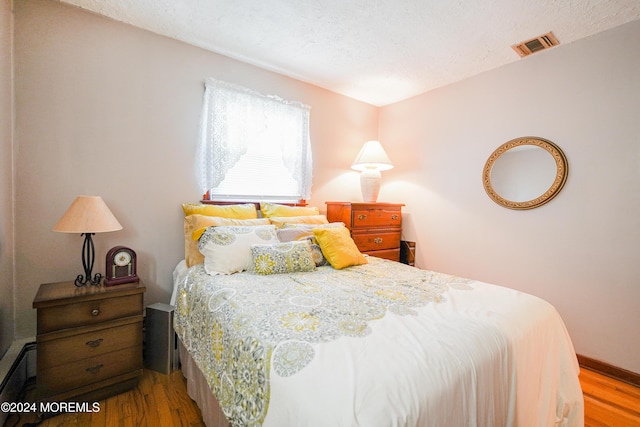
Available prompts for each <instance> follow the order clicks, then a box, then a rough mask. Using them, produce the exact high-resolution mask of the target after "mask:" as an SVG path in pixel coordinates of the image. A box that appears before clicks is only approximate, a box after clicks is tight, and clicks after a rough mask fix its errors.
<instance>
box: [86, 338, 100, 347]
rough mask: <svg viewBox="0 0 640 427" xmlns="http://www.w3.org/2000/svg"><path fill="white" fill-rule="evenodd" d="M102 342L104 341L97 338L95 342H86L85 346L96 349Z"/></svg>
mask: <svg viewBox="0 0 640 427" xmlns="http://www.w3.org/2000/svg"><path fill="white" fill-rule="evenodd" d="M102 341H104V340H103V339H102V338H98V339H97V340H92V341H87V342H86V343H85V344H86V345H88V346H89V347H92V348H96V347H97V346H99V345H100V344H101V343H102Z"/></svg>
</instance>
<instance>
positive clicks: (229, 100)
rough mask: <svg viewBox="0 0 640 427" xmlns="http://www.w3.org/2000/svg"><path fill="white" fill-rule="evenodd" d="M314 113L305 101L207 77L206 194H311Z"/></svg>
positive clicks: (202, 177)
mask: <svg viewBox="0 0 640 427" xmlns="http://www.w3.org/2000/svg"><path fill="white" fill-rule="evenodd" d="M309 112H310V107H309V106H307V105H304V104H302V103H299V102H290V101H286V100H283V99H280V98H278V97H275V96H265V95H262V94H259V93H257V92H255V91H252V90H250V89H247V88H244V87H242V86H238V85H235V84H231V83H227V82H223V81H220V80H215V79H206V80H205V92H204V101H203V109H202V117H201V123H200V147H199V151H198V162H197V163H198V172H199V181H200V182H199V183H200V187H201V188H200V189H201V191H202V192H203V194H204V193H206V192H207V191H210V190H211V191H212V194H213V195H215V196H216V197H222V198H224V197H227V198H233V197H238V198H242V197H243V196H244V197H262V198H272V199H273V198H275V199H278V198H283V199H289V200H290V199H296V198H297V199H309V198H310V196H311V177H312V157H311V143H310V138H309ZM265 174H266V176H265ZM267 193H273V194H267Z"/></svg>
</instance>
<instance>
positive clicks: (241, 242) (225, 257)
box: [198, 225, 278, 275]
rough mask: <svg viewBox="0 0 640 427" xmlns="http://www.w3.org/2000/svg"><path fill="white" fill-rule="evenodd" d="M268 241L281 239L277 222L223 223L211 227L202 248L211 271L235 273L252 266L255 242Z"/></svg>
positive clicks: (209, 272) (205, 268)
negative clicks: (227, 224)
mask: <svg viewBox="0 0 640 427" xmlns="http://www.w3.org/2000/svg"><path fill="white" fill-rule="evenodd" d="M266 243H269V244H271V243H278V237H277V236H276V228H275V226H273V225H259V226H254V227H242V226H221V227H209V228H207V230H206V231H205V232H204V233H203V234H202V237H200V241H199V242H198V248H199V249H200V252H202V255H204V270H205V271H206V272H207V273H208V274H211V275H216V274H232V273H237V272H239V271H244V270H248V269H249V268H251V265H252V260H251V245H254V244H266Z"/></svg>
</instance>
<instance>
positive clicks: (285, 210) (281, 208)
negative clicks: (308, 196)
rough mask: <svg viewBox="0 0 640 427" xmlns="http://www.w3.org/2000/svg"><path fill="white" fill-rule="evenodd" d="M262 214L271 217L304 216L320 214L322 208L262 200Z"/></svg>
mask: <svg viewBox="0 0 640 427" xmlns="http://www.w3.org/2000/svg"><path fill="white" fill-rule="evenodd" d="M260 211H261V212H262V216H263V217H265V218H269V217H272V216H303V215H318V214H320V210H319V209H318V208H316V207H312V206H286V205H278V204H276V203H268V202H260Z"/></svg>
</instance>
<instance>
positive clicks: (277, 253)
mask: <svg viewBox="0 0 640 427" xmlns="http://www.w3.org/2000/svg"><path fill="white" fill-rule="evenodd" d="M251 256H252V261H253V271H254V272H255V273H256V274H264V275H266V274H282V273H295V272H299V271H313V270H315V269H316V264H315V262H314V261H313V256H312V254H311V247H310V246H309V242H308V241H306V240H305V241H296V242H286V243H276V244H272V245H251Z"/></svg>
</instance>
